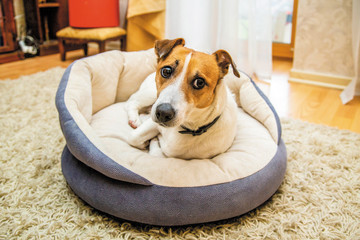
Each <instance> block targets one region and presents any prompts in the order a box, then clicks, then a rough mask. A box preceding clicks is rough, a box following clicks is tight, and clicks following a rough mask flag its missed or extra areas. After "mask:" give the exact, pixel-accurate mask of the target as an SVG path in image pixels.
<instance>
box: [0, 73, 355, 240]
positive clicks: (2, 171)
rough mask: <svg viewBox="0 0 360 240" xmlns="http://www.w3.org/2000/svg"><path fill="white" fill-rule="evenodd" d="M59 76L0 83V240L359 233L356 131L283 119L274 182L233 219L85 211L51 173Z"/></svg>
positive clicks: (56, 163) (55, 168)
mask: <svg viewBox="0 0 360 240" xmlns="http://www.w3.org/2000/svg"><path fill="white" fill-rule="evenodd" d="M63 72H64V69H62V68H53V69H50V70H48V71H45V72H39V73H36V74H33V75H29V76H23V77H20V78H19V79H17V80H5V81H0V239H360V147H359V146H360V135H359V134H356V133H353V132H350V131H344V130H338V129H335V128H330V127H326V126H322V125H315V124H310V123H305V122H302V121H299V120H293V119H282V127H283V139H284V141H285V143H286V146H287V150H288V168H287V172H286V176H285V179H284V181H283V183H282V185H281V186H280V188H279V190H278V191H277V192H276V193H275V195H274V196H273V197H272V198H271V199H269V200H268V201H267V202H266V203H264V204H263V205H261V206H260V207H258V208H257V209H255V210H253V211H250V212H249V213H247V214H245V215H243V216H239V217H236V218H232V219H228V220H223V221H219V222H213V223H206V224H199V225H191V226H182V227H158V226H150V225H145V224H139V223H133V222H128V221H125V220H121V219H117V218H113V217H111V216H109V215H106V214H104V213H101V212H99V211H97V210H95V209H93V208H92V207H90V206H89V205H87V204H86V203H85V202H83V201H82V200H81V199H79V198H78V197H77V196H76V195H75V194H74V193H73V192H72V191H71V189H70V188H69V187H68V186H67V184H66V181H65V179H64V177H63V175H62V173H61V166H60V156H61V152H62V150H63V147H64V145H65V141H64V138H63V135H62V133H61V130H60V126H59V122H58V116H57V111H56V108H55V103H54V99H55V92H56V89H57V86H58V83H59V81H60V78H61V75H62V74H63Z"/></svg>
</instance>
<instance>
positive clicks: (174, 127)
mask: <svg viewBox="0 0 360 240" xmlns="http://www.w3.org/2000/svg"><path fill="white" fill-rule="evenodd" d="M184 45H185V40H184V39H182V38H178V39H173V40H168V39H166V40H158V41H156V42H155V53H156V55H157V70H156V72H155V73H153V74H151V75H149V76H148V77H147V78H146V79H145V80H144V82H143V83H142V84H141V86H140V88H139V90H138V91H137V92H136V93H134V94H133V95H132V96H131V97H130V98H129V100H128V101H127V102H126V104H125V109H126V111H127V114H128V120H129V121H128V122H129V125H130V126H131V127H133V128H134V130H133V131H132V133H131V134H130V136H128V138H127V142H128V143H129V144H130V145H132V146H134V147H137V148H139V149H145V148H146V147H147V146H148V145H150V146H149V153H150V154H151V155H155V156H159V157H160V156H161V157H176V158H181V159H208V158H212V157H214V156H216V155H218V154H221V153H223V152H225V151H226V150H227V149H229V148H230V146H231V145H232V143H233V141H234V138H235V134H236V125H237V124H236V123H237V105H236V103H235V100H234V98H233V96H232V94H231V93H230V91H229V89H228V88H227V86H226V84H225V83H224V79H223V78H224V76H225V75H226V74H227V73H228V71H229V66H230V65H231V67H232V69H233V73H234V75H235V76H236V77H238V78H239V77H240V74H239V72H238V71H237V69H236V65H235V63H234V62H233V60H232V58H231V56H230V54H229V53H227V52H226V51H225V50H218V51H216V52H214V53H213V54H206V53H203V52H198V51H195V50H192V49H190V48H186V47H184ZM146 108H151V109H150V117H148V118H147V119H146V120H144V119H142V115H141V114H140V113H141V112H142V110H143V109H146Z"/></svg>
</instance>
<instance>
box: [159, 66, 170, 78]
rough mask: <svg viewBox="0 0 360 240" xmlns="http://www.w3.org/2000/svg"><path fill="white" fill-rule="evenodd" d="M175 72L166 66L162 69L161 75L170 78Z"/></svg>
mask: <svg viewBox="0 0 360 240" xmlns="http://www.w3.org/2000/svg"><path fill="white" fill-rule="evenodd" d="M172 72H173V70H172V68H171V67H169V66H165V67H163V68H161V70H160V73H161V76H162V77H163V78H169V77H170V76H171V74H172Z"/></svg>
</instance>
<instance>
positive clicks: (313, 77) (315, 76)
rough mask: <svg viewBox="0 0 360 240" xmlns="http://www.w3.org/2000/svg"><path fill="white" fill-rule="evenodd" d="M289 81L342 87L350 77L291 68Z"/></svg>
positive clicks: (347, 82) (348, 81) (349, 80)
mask: <svg viewBox="0 0 360 240" xmlns="http://www.w3.org/2000/svg"><path fill="white" fill-rule="evenodd" d="M289 81H290V82H298V83H306V84H311V85H316V86H322V87H330V88H337V89H344V88H345V87H346V86H347V85H348V84H349V83H350V82H351V77H346V76H339V75H332V74H319V73H314V72H306V71H301V70H297V69H291V71H290V77H289Z"/></svg>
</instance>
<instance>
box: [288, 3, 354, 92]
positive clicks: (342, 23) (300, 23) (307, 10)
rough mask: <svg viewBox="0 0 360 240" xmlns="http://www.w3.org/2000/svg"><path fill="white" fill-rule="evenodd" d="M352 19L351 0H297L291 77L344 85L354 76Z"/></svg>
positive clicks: (325, 83)
mask: <svg viewBox="0 0 360 240" xmlns="http://www.w3.org/2000/svg"><path fill="white" fill-rule="evenodd" d="M351 19H352V0H316V1H314V0H299V5H298V17H297V29H296V39H295V49H294V62H293V69H292V71H291V75H290V76H291V78H292V79H290V80H301V79H302V80H304V81H305V82H306V81H309V83H311V82H313V84H316V82H320V84H318V85H327V84H329V86H330V87H339V88H344V86H346V85H347V84H348V83H349V81H350V80H351V77H352V76H353V75H354V66H353V57H352V42H351V41H352V32H351V31H352V29H351V21H352V20H351ZM326 79H327V80H326ZM314 81H315V83H314ZM336 85H339V86H336Z"/></svg>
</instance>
